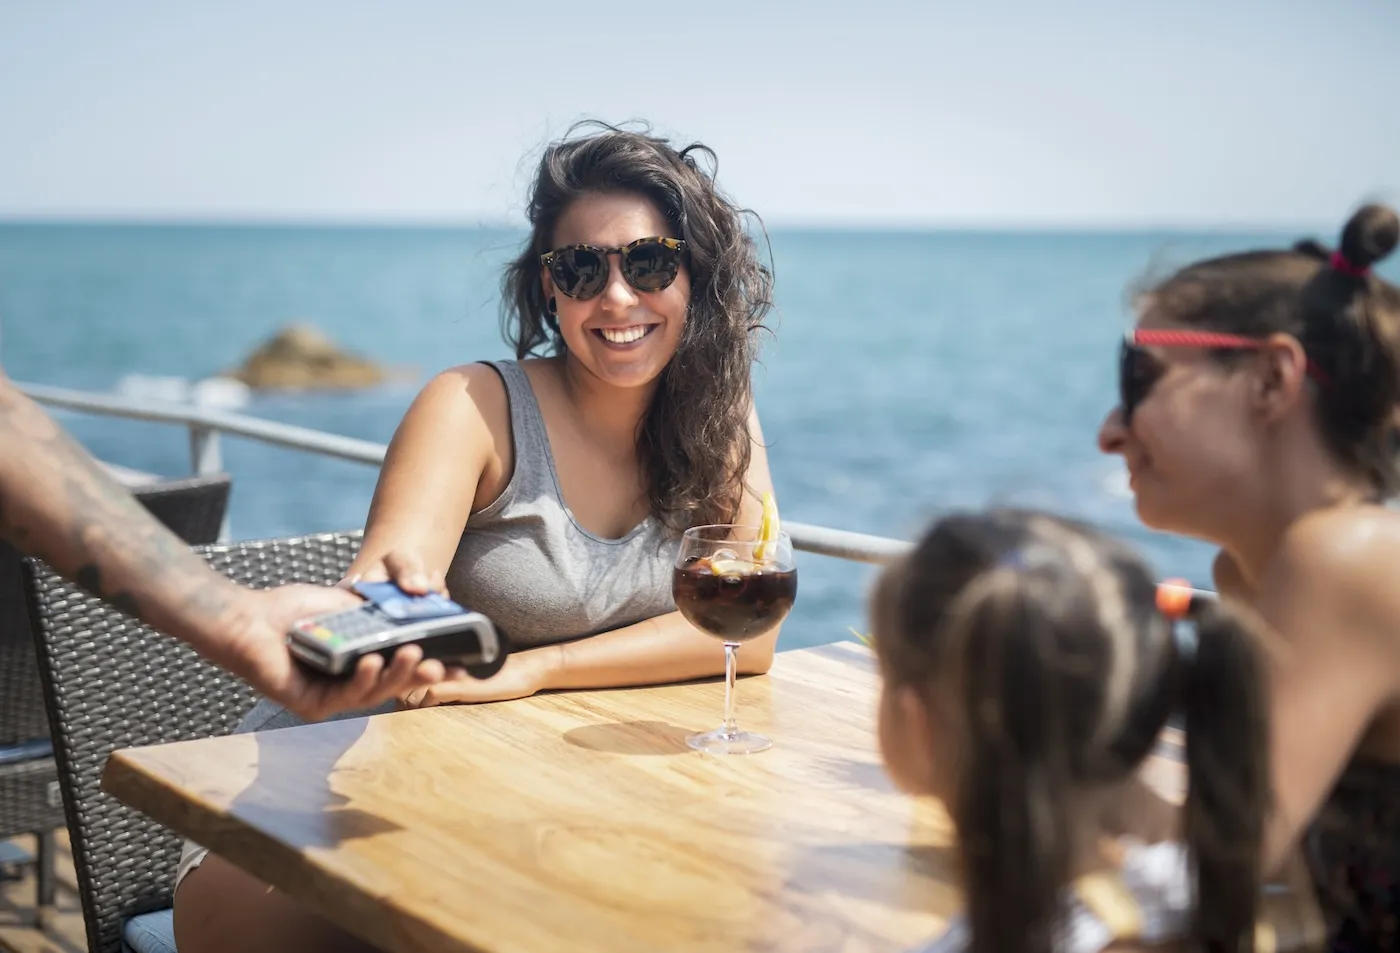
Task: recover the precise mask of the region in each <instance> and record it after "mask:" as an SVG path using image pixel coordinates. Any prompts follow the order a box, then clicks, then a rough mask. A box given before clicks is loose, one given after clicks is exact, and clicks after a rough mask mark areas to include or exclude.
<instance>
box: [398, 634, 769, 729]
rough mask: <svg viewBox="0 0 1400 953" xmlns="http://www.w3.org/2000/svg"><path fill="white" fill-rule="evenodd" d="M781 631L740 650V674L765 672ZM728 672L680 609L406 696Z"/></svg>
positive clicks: (413, 701)
mask: <svg viewBox="0 0 1400 953" xmlns="http://www.w3.org/2000/svg"><path fill="white" fill-rule="evenodd" d="M777 640H778V633H777V632H774V633H772V634H770V635H765V636H764V637H762V638H759V639H754V640H753V641H752V642H745V643H744V645H743V647H742V648H741V649H739V653H738V656H737V663H738V671H739V674H741V675H761V674H763V673H765V672H767V671H768V668H769V666H771V665H772V664H773V647H774V645H775V644H776V643H777ZM723 672H724V648H723V646H722V645H721V643H720V641H719V640H718V639H716V638H714V637H713V636H709V635H706V634H704V633H703V632H700V631H698V630H697V629H696V628H695V627H694V626H692V625H691V624H690V623H689V622H687V621H686V620H685V618H684V617H683V616H682V615H681V614H680V613H679V612H668V613H667V614H666V615H661V616H656V617H655V618H652V619H646V620H643V621H641V622H638V623H635V624H633V625H628V626H623V627H622V628H620V629H613V630H612V631H611V632H601V633H599V634H598V635H593V636H589V637H588V638H585V639H579V640H577V641H574V642H564V643H561V644H559V645H545V646H541V647H540V648H537V649H527V650H526V651H524V652H516V653H515V654H514V655H512V656H510V658H508V659H507V660H506V664H505V667H504V668H502V669H501V671H500V672H498V673H497V674H496V675H495V676H493V677H492V678H489V679H487V680H486V681H477V680H476V679H474V678H471V677H469V676H467V675H465V674H463V673H458V672H456V671H455V670H454V671H453V672H450V673H449V677H448V679H447V680H446V681H444V682H440V683H438V684H437V685H429V686H427V687H425V688H421V689H415V690H414V691H412V692H410V693H409V694H408V695H407V697H405V698H404V700H403V702H404V704H405V705H406V706H408V707H410V708H429V707H432V706H433V705H444V704H451V703H456V702H463V703H476V702H496V701H506V700H508V699H511V698H525V697H527V696H529V695H533V694H535V693H536V692H542V691H548V690H550V689H568V688H621V687H624V686H630V685H664V684H668V683H671V682H685V681H689V680H691V679H695V678H706V677H708V676H711V675H720V674H723Z"/></svg>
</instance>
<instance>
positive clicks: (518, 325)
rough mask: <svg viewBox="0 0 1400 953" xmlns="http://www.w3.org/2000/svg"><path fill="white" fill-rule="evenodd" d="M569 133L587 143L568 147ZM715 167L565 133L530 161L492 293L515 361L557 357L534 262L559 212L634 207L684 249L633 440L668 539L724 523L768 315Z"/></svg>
mask: <svg viewBox="0 0 1400 953" xmlns="http://www.w3.org/2000/svg"><path fill="white" fill-rule="evenodd" d="M581 126H591V127H594V128H595V129H596V130H597V131H595V132H593V133H592V134H591V135H586V136H581V137H578V136H575V133H576V132H577V131H578V130H579V129H580V127H581ZM700 158H704V159H705V160H706V162H705V165H704V166H702V165H701V163H700V162H699V161H698V160H699V159H700ZM715 167H716V162H715V155H714V152H713V151H711V150H710V149H709V148H708V147H706V146H704V145H702V144H700V143H693V144H691V145H688V146H686V147H684V148H682V149H679V150H677V149H675V148H674V147H672V146H671V144H670V143H669V142H667V141H666V140H665V139H661V138H658V137H655V136H652V135H650V134H648V133H647V132H630V131H626V130H623V129H619V128H616V127H613V126H607V125H603V124H600V123H583V124H579V125H576V126H575V127H573V129H571V130H570V131H569V134H568V135H566V136H565V137H564V138H563V139H561V140H559V141H557V142H553V143H551V144H550V145H549V146H548V147H546V149H545V151H544V156H543V157H542V158H541V159H540V164H539V169H538V171H537V172H536V174H535V180H534V183H533V185H532V186H531V189H530V200H529V204H528V206H527V208H526V216H527V217H528V218H529V221H530V228H531V234H530V239H529V242H528V243H527V244H526V246H525V248H524V250H523V251H522V252H521V253H520V256H519V257H518V258H516V259H515V260H514V261H513V262H511V263H510V265H508V266H507V268H506V272H505V276H504V279H503V281H502V292H503V294H502V303H503V310H504V314H503V330H504V333H505V337H506V341H507V342H508V343H509V344H510V345H511V346H512V347H514V348H515V354H516V357H517V358H524V357H527V356H530V355H539V356H551V355H559V354H564V353H566V351H567V346H566V345H565V343H564V339H563V337H562V336H561V335H560V333H559V324H558V321H557V320H556V319H555V317H554V315H552V314H550V313H549V310H548V308H547V307H546V301H545V294H544V289H543V286H542V284H541V281H540V268H541V265H540V255H542V254H543V253H545V252H547V251H549V250H550V249H551V248H553V247H554V229H555V226H556V225H557V223H558V221H559V218H560V216H561V215H562V214H563V213H564V210H565V209H567V208H568V207H569V205H570V203H572V202H573V201H574V200H575V199H577V198H578V197H579V196H581V195H584V194H586V193H598V192H601V193H614V194H615V193H623V194H631V195H637V196H640V197H641V198H644V199H647V200H648V201H650V202H651V203H652V204H653V205H655V206H656V209H657V210H658V211H659V212H660V213H661V214H662V216H663V217H664V218H665V219H666V221H667V222H668V223H669V224H670V225H671V227H672V228H673V229H675V237H677V238H682V239H684V240H685V242H686V246H687V252H686V254H687V262H686V264H687V267H688V269H689V273H690V282H691V291H690V304H689V307H688V309H687V312H686V323H685V331H684V333H683V334H682V335H681V340H680V343H679V344H678V345H677V348H676V353H675V355H674V356H673V357H672V358H671V360H670V362H669V363H668V364H667V365H666V368H665V370H663V371H662V372H661V378H660V380H659V381H658V386H657V388H656V393H655V395H654V396H653V397H652V400H651V405H650V406H649V407H648V408H647V411H646V413H645V414H644V416H643V418H642V422H641V424H640V426H639V428H638V431H637V456H638V458H639V459H640V460H641V461H642V465H643V467H644V469H645V472H646V482H647V494H648V497H649V502H650V504H651V510H652V513H654V514H655V515H656V517H657V518H658V519H660V520H661V522H662V523H663V524H664V525H665V526H667V527H668V528H669V529H671V530H672V531H674V532H677V533H679V532H682V531H684V530H685V529H686V528H688V527H690V526H697V525H701V524H707V523H723V522H727V521H730V520H732V519H734V518H735V516H736V515H737V513H738V511H739V504H740V501H741V500H742V497H743V489H744V475H745V473H746V472H747V471H748V466H749V459H750V457H751V455H752V448H751V446H750V439H749V430H748V413H749V408H750V405H751V404H752V399H753V392H752V387H751V383H750V374H751V372H752V369H753V363H754V361H755V360H756V358H757V357H758V341H757V336H758V333H759V332H760V331H762V330H765V326H764V324H763V318H764V316H765V315H766V314H767V313H768V311H769V310H770V309H771V308H772V306H773V301H772V293H773V277H772V272H771V271H770V270H769V269H768V268H767V267H765V266H764V265H763V264H762V262H760V261H759V257H758V250H757V247H756V246H755V243H754V241H753V239H752V238H751V237H750V235H749V233H748V232H747V231H746V230H745V228H744V217H745V216H746V215H753V214H754V213H752V212H751V211H749V210H747V209H740V208H738V207H737V206H735V205H734V204H733V203H732V202H730V201H729V199H728V198H726V197H725V196H724V195H723V194H722V193H721V192H720V191H719V189H718V187H717V186H716V184H715V172H714V170H715ZM754 217H755V218H757V216H754ZM761 227H762V226H761V223H760V228H761Z"/></svg>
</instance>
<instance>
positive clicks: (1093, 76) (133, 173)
mask: <svg viewBox="0 0 1400 953" xmlns="http://www.w3.org/2000/svg"><path fill="white" fill-rule="evenodd" d="M585 118H595V119H604V120H607V121H610V122H623V121H626V120H633V119H643V120H646V121H649V122H650V123H651V124H652V126H653V128H654V129H656V130H657V131H659V132H662V133H664V134H667V135H669V136H674V137H676V138H677V140H678V141H680V142H687V143H688V142H691V141H696V140H699V141H702V142H704V143H706V144H707V145H709V146H711V147H712V148H713V149H714V150H715V151H716V153H717V154H718V157H719V180H720V184H721V186H722V187H723V188H724V189H725V190H726V191H727V192H728V193H729V194H730V195H731V196H733V197H734V198H735V199H736V200H737V201H739V202H740V203H741V204H743V205H746V206H749V207H752V208H754V209H756V210H757V211H758V212H759V213H760V214H761V215H762V216H763V217H764V219H765V220H766V221H767V222H768V223H769V224H770V225H779V226H781V225H789V226H803V225H806V226H837V227H899V228H905V227H908V228H923V227H991V228H1002V227H1034V228H1039V227H1052V228H1061V227H1071V228H1078V227H1084V228H1097V227H1144V228H1152V227H1242V228H1251V227H1275V226H1280V227H1294V226H1304V225H1306V226H1314V225H1328V226H1332V225H1335V223H1336V222H1338V221H1339V220H1341V219H1342V218H1343V217H1344V216H1345V214H1346V213H1347V211H1348V210H1349V209H1351V208H1352V207H1353V206H1354V205H1355V204H1356V203H1357V202H1359V201H1361V200H1366V199H1382V200H1388V201H1390V202H1400V2H1397V0H1329V2H1327V3H1318V2H1313V0H1309V2H1304V0H1172V2H1165V0H1142V2H1137V3H1124V2H1121V0H1119V2H1110V0H1054V2H1050V0H1039V2H1037V0H1000V2H994V0H982V2H978V3H968V2H966V0H959V2H945V0H911V2H897V0H865V2H844V3H830V2H826V0H805V2H798V0H747V2H735V0H713V2H706V3H694V2H692V3H678V2H667V0H648V2H632V3H622V4H615V3H578V2H574V3H570V4H553V3H548V2H539V3H528V4H526V3H517V2H514V0H498V2H493V3H490V4H486V3H482V2H481V0H457V2H432V0H396V2H392V3H390V2H382V3H359V2H353V0H338V2H330V0H326V2H308V0H241V2H238V3H232V2H227V3H214V2H212V0H201V2H196V3H191V2H189V0H183V2H178V3H177V2H156V0H130V2H124V3H120V4H117V3H107V4H93V3H76V2H70V0H44V2H37V0H0V218H8V219H33V218H99V219H179V220H259V221H262V220H275V221H307V222H320V221H331V222H342V221H357V222H358V221H364V222H405V223H416V222H427V223H439V222H440V223H462V224H482V223H519V222H520V221H521V209H522V207H523V203H524V195H525V192H526V189H527V187H528V184H529V179H530V175H531V172H532V168H533V164H534V162H535V160H536V159H537V157H538V155H539V150H540V148H541V147H542V146H543V145H544V143H545V142H547V141H548V140H549V139H551V138H553V137H557V136H559V135H561V134H563V133H564V132H565V131H566V130H567V129H568V127H569V125H570V124H571V123H572V122H573V121H575V120H579V119H585Z"/></svg>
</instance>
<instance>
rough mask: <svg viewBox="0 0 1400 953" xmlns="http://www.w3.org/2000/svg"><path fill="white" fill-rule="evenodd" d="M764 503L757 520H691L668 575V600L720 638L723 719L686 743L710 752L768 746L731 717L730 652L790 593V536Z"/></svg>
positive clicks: (774, 624) (774, 618)
mask: <svg viewBox="0 0 1400 953" xmlns="http://www.w3.org/2000/svg"><path fill="white" fill-rule="evenodd" d="M771 505H772V504H771V497H769V498H768V499H766V500H765V503H764V519H763V524H762V525H761V526H740V525H734V524H726V525H717V526H693V527H691V528H690V529H688V530H686V531H685V534H684V535H683V536H682V538H681V546H680V551H679V552H678V553H677V554H676V562H675V568H674V571H673V573H672V575H671V595H672V596H673V597H674V599H675V601H676V608H677V609H678V610H680V613H681V615H683V616H684V617H685V618H686V621H688V622H689V623H690V624H691V625H693V626H695V628H697V629H699V630H700V631H701V632H704V633H705V634H707V635H712V636H714V637H715V638H716V639H719V640H720V641H721V642H723V643H724V682H725V685H724V723H723V724H722V725H720V727H718V728H716V729H715V730H713V731H704V732H700V733H698V734H693V735H690V736H689V737H687V738H686V741H687V742H688V743H689V744H690V746H691V747H692V748H696V749H699V750H700V751H707V752H710V753H712V754H752V753H754V752H757V751H764V750H766V749H767V748H769V747H771V746H772V744H773V743H772V742H771V741H770V740H769V739H768V738H766V737H765V736H763V735H761V734H758V733H757V732H753V731H741V730H740V729H739V726H738V725H737V724H736V723H735V721H734V680H735V675H736V673H737V668H736V663H735V660H734V656H735V653H736V652H738V650H739V646H740V645H741V644H742V643H744V642H749V641H752V640H753V639H757V638H761V637H763V636H765V635H769V634H771V633H772V632H774V631H775V630H776V629H777V628H778V626H779V624H781V623H782V621H783V619H784V618H786V617H787V614H788V612H789V611H791V609H792V604H793V601H794V600H796V598H797V567H796V565H795V564H794V563H793V561H792V540H791V539H789V538H788V535H787V534H786V533H783V532H781V531H779V530H778V529H777V517H776V511H775V512H774V514H772V516H771V519H770V514H769V512H768V510H769V508H770V506H771Z"/></svg>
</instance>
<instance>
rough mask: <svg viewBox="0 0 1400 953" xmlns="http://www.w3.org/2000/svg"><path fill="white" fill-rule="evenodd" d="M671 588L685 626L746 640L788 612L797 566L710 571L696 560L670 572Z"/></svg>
mask: <svg viewBox="0 0 1400 953" xmlns="http://www.w3.org/2000/svg"><path fill="white" fill-rule="evenodd" d="M720 568H724V567H723V566H721V567H720ZM671 591H672V594H673V595H674V596H675V600H676V608H677V609H679V610H680V612H681V615H683V616H685V617H686V618H687V619H689V620H690V624H691V625H693V626H695V627H696V628H697V629H703V630H704V631H706V632H708V633H710V634H711V635H713V636H716V637H718V638H721V639H723V640H724V641H726V642H747V641H749V639H754V638H757V637H758V636H760V635H767V634H768V633H769V632H771V631H773V629H775V628H777V626H778V624H779V623H780V622H782V621H783V619H785V618H786V617H787V614H788V612H790V611H791V610H792V603H793V601H794V600H796V598H797V570H796V569H788V570H768V569H758V570H757V571H749V572H743V571H735V570H730V571H728V572H716V571H715V568H714V567H713V566H711V565H710V563H709V561H708V560H705V559H704V558H696V559H693V560H692V561H691V563H690V565H688V566H686V567H684V568H681V569H677V570H675V577H674V579H673V580H672V586H671Z"/></svg>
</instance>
